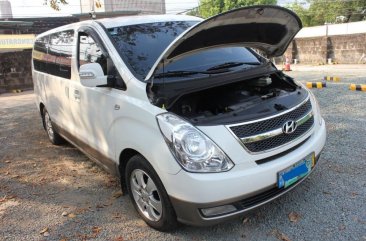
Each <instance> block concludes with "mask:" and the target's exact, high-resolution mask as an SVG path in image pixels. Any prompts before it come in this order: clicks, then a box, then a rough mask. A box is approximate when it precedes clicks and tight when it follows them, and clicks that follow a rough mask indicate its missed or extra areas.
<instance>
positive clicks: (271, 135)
mask: <svg viewBox="0 0 366 241" xmlns="http://www.w3.org/2000/svg"><path fill="white" fill-rule="evenodd" d="M304 113H305V114H304ZM291 117H292V118H291ZM282 118H283V119H287V118H288V119H289V120H291V119H292V120H295V121H296V123H297V125H298V128H299V131H298V132H297V134H295V133H294V134H295V136H294V135H292V134H288V136H289V138H288V141H286V139H283V138H284V135H286V134H284V133H283V131H282V124H281V129H280V128H279V123H280V122H281V121H279V120H281V119H282ZM294 118H295V119H294ZM271 119H273V121H271ZM282 121H284V120H282ZM261 122H263V123H261ZM257 123H258V125H259V126H257V125H256V124H257ZM275 123H276V124H275ZM260 124H262V125H264V126H263V129H266V127H267V130H268V131H265V130H264V131H262V133H260V129H261V128H262V127H260ZM314 124H315V121H314V112H313V108H312V104H311V101H310V95H309V96H308V97H307V98H306V99H305V100H303V101H302V102H301V103H300V104H298V105H296V106H294V107H293V108H291V109H289V110H286V111H284V112H281V113H279V114H276V115H272V116H269V117H265V118H261V119H257V120H252V121H247V122H242V123H235V124H231V125H225V127H226V129H228V131H229V132H230V133H231V134H232V135H233V136H234V137H235V139H236V140H237V141H238V142H239V143H240V145H242V146H243V148H244V149H245V150H246V151H247V152H248V153H250V154H253V155H255V154H262V153H266V152H270V151H274V150H276V149H279V148H282V147H284V146H286V145H289V144H290V143H294V142H296V141H298V140H300V139H301V138H308V137H309V135H308V134H309V133H310V132H311V131H312V130H313V129H314ZM246 125H248V128H254V129H247V130H246V127H245V126H246ZM271 125H273V128H275V129H269V128H271ZM250 126H251V127H250ZM232 127H233V129H232ZM238 128H239V129H238ZM243 128H244V129H243ZM296 130H297V129H296ZM238 131H239V132H238ZM254 131H258V132H257V133H259V134H257V133H255V132H254ZM246 134H247V135H246ZM291 135H292V136H291ZM240 137H241V138H240ZM252 138H258V139H252ZM243 140H244V141H243ZM273 141H274V142H273ZM276 143H277V144H276ZM246 145H248V147H247V146H246ZM253 145H254V146H253ZM277 145H278V146H277ZM265 146H268V149H267V148H266V147H265Z"/></svg>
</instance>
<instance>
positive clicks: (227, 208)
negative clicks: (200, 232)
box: [201, 205, 237, 217]
mask: <svg viewBox="0 0 366 241" xmlns="http://www.w3.org/2000/svg"><path fill="white" fill-rule="evenodd" d="M236 210H237V209H236V207H234V206H233V205H223V206H218V207H213V208H203V209H201V212H202V214H203V215H204V216H206V217H212V216H217V215H221V214H226V213H231V212H234V211H236Z"/></svg>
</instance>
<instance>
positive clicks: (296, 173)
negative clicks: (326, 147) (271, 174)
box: [277, 153, 315, 188]
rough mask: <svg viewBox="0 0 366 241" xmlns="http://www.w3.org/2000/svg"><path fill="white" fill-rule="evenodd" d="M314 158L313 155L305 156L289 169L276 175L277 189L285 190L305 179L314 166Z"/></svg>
mask: <svg viewBox="0 0 366 241" xmlns="http://www.w3.org/2000/svg"><path fill="white" fill-rule="evenodd" d="M314 160H315V156H314V153H311V154H310V155H308V156H306V157H305V158H304V159H302V160H301V161H299V162H297V163H295V164H294V165H292V166H291V167H288V168H286V169H285V170H282V171H280V172H279V173H278V179H277V187H279V188H282V187H283V188H287V187H289V186H291V185H292V184H294V183H295V182H297V181H298V180H300V179H301V178H303V177H305V176H306V175H307V174H309V172H310V171H311V168H312V167H313V166H314V164H315V163H314Z"/></svg>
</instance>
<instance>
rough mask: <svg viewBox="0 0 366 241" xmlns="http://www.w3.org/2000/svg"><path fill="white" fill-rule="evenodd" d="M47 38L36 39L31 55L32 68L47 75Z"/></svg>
mask: <svg viewBox="0 0 366 241" xmlns="http://www.w3.org/2000/svg"><path fill="white" fill-rule="evenodd" d="M47 48H48V36H45V37H42V38H38V39H36V41H35V43H34V49H33V53H32V57H33V66H34V69H35V70H37V71H41V72H45V73H47V61H46V58H47Z"/></svg>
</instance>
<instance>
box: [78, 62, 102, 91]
mask: <svg viewBox="0 0 366 241" xmlns="http://www.w3.org/2000/svg"><path fill="white" fill-rule="evenodd" d="M79 76H80V82H81V84H82V85H84V86H86V87H96V86H99V85H105V86H107V76H105V75H104V72H103V69H102V66H101V65H100V64H98V63H88V64H83V65H81V66H80V69H79Z"/></svg>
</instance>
